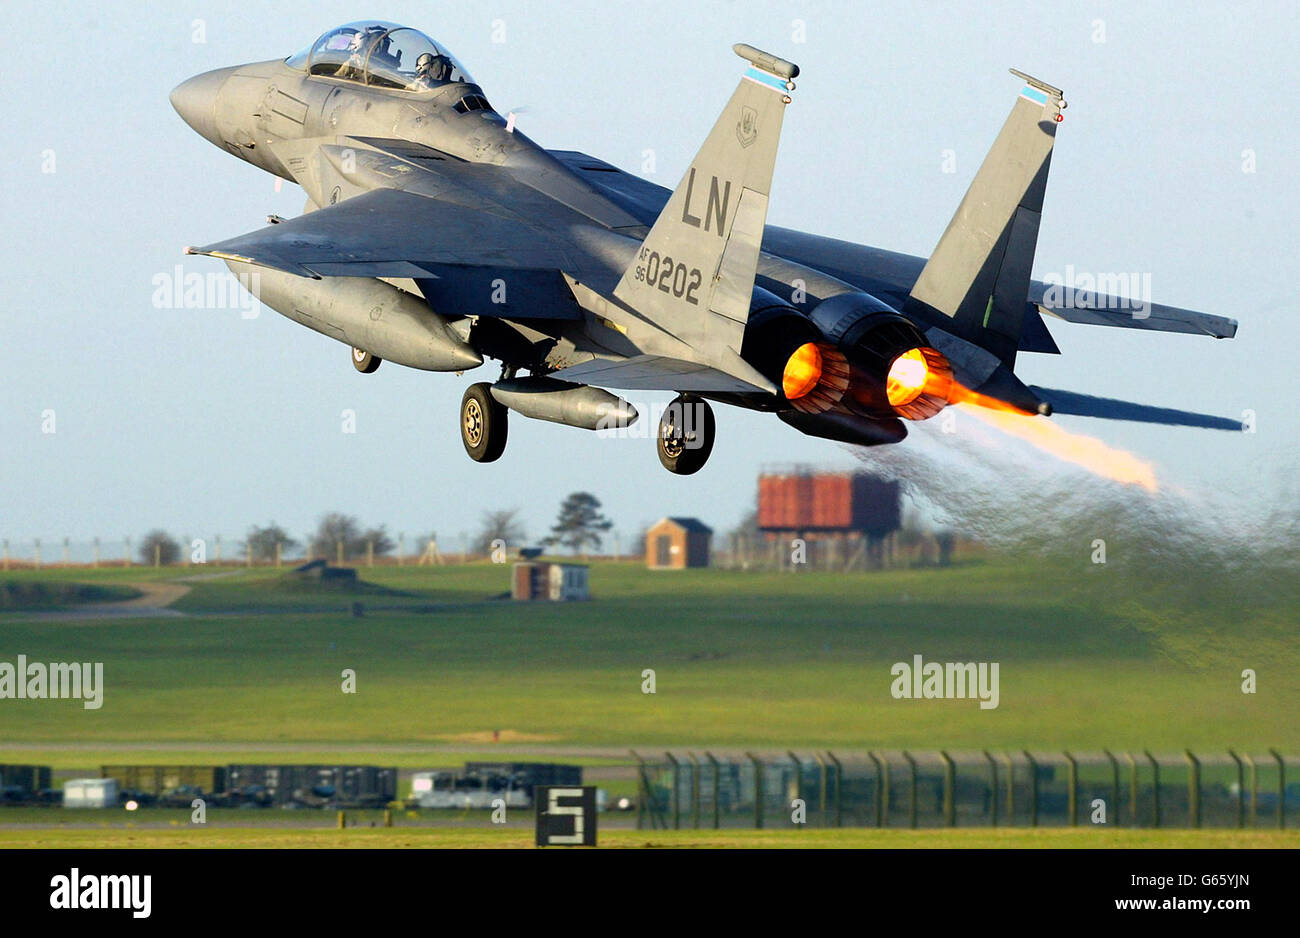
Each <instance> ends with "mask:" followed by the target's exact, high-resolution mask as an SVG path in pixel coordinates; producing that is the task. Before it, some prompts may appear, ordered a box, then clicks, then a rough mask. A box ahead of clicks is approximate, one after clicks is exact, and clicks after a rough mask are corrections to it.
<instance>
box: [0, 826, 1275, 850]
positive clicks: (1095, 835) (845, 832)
mask: <svg viewBox="0 0 1300 938" xmlns="http://www.w3.org/2000/svg"><path fill="white" fill-rule="evenodd" d="M599 843H600V846H602V847H633V848H636V847H653V848H659V847H676V848H757V847H762V848H771V847H777V848H809V847H814V848H857V849H862V848H896V849H897V848H934V849H941V848H958V849H975V848H986V847H1006V848H1020V849H1038V848H1058V849H1059V848H1085V849H1114V848H1133V849H1149V848H1189V849H1210V848H1224V847H1228V848H1269V847H1272V848H1277V847H1285V848H1292V849H1294V848H1296V847H1300V833H1297V832H1294V831H1291V832H1279V831H1249V832H1242V831H1151V830H1134V831H1129V830H1112V831H1105V832H1098V831H1093V830H1069V829H1065V828H1059V829H1049V828H1039V829H1037V830H1025V829H1005V830H997V831H988V830H969V829H967V830H961V829H958V830H947V831H898V830H870V829H861V828H858V829H847V828H846V829H839V830H819V829H812V830H806V831H768V830H723V831H637V830H610V831H604V830H602V831H601V832H600V834H599ZM532 846H534V839H533V831H532V830H531V829H528V828H519V827H513V828H510V827H507V828H498V829H492V828H487V827H484V828H472V829H471V828H400V827H394V828H383V827H376V828H355V829H354V828H349V829H346V830H336V829H333V828H318V829H313V830H300V829H287V830H286V829H279V828H239V829H235V828H209V829H204V830H195V829H190V828H183V829H177V830H149V829H145V830H141V829H136V830H132V829H120V828H118V829H113V830H84V829H83V830H57V831H49V830H39V831H36V830H30V831H29V830H0V850H20V849H29V848H51V847H53V848H109V849H120V848H188V847H203V848H276V849H283V848H301V847H307V848H345V849H364V848H387V849H392V848H422V849H431V848H434V849H436V848H453V847H454V848H480V847H486V848H522V847H532Z"/></svg>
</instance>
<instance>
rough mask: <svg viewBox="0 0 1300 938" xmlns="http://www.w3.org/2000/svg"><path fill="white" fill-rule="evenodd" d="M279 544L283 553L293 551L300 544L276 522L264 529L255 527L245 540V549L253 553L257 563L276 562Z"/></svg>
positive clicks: (250, 529) (249, 530)
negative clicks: (260, 561) (259, 561)
mask: <svg viewBox="0 0 1300 938" xmlns="http://www.w3.org/2000/svg"><path fill="white" fill-rule="evenodd" d="M277 544H278V545H279V547H280V550H281V551H282V552H290V551H293V550H294V549H295V548H296V547H297V546H298V542H297V541H295V540H294V539H293V538H291V537H290V536H289V534H288V532H287V531H285V530H284V528H282V527H280V526H279V525H278V524H276V523H275V522H274V521H272V522H271V523H270V524H268V525H267V526H266V527H264V528H259V527H258V526H257V525H253V526H252V527H251V528H249V529H248V536H247V537H246V538H245V539H244V549H245V550H246V551H250V552H251V553H252V555H253V560H255V561H258V560H263V561H274V560H275V559H276V545H277Z"/></svg>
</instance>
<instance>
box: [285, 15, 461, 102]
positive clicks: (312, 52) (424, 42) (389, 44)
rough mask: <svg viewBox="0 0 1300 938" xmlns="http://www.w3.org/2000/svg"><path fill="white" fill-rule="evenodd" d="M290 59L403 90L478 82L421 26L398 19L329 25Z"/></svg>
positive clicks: (314, 70) (310, 68) (317, 70)
mask: <svg viewBox="0 0 1300 938" xmlns="http://www.w3.org/2000/svg"><path fill="white" fill-rule="evenodd" d="M287 62H288V64H289V65H290V66H292V67H294V68H301V69H305V70H306V71H307V72H308V73H309V74H312V75H321V76H324V77H328V78H343V79H347V80H348V81H355V82H359V83H361V84H365V85H371V86H374V87H379V88H394V89H397V90H400V91H415V92H420V91H431V90H433V89H434V88H440V87H442V86H443V85H447V84H451V83H452V82H467V83H469V84H473V83H474V79H472V78H470V77H469V73H468V72H467V71H465V69H464V68H463V67H462V66H461V64H460V63H459V62H457V61H456V59H455V57H454V56H453V55H452V54H451V53H450V52H448V51H447V50H446V49H445V48H444V47H442V46H440V45H438V43H436V42H434V41H433V40H432V39H430V38H429V37H428V36H426V35H425V34H424V33H422V32H420V31H419V30H418V29H410V28H408V27H405V26H398V25H397V24H396V23H381V22H375V21H363V22H357V23H348V24H347V25H346V26H340V27H339V28H338V29H331V30H330V31H329V32H327V33H326V34H325V35H323V36H321V37H320V38H319V39H317V40H316V42H315V43H313V44H312V45H311V47H310V48H308V49H304V50H303V51H302V52H299V53H298V54H297V55H294V56H292V57H290V58H289V59H288V60H287Z"/></svg>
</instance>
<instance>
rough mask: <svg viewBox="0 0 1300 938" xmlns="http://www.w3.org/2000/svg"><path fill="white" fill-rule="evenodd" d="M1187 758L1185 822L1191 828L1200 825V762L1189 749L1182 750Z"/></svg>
mask: <svg viewBox="0 0 1300 938" xmlns="http://www.w3.org/2000/svg"><path fill="white" fill-rule="evenodd" d="M1183 758H1185V759H1186V760H1187V765H1188V773H1187V823H1188V824H1190V825H1191V826H1192V827H1193V828H1197V827H1200V826H1201V762H1200V760H1199V759H1197V758H1196V756H1195V755H1193V754H1192V751H1191V750H1190V749H1184V750H1183Z"/></svg>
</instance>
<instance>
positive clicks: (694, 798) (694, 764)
mask: <svg viewBox="0 0 1300 938" xmlns="http://www.w3.org/2000/svg"><path fill="white" fill-rule="evenodd" d="M686 758H688V759H690V760H691V827H693V828H694V829H695V830H699V829H700V760H699V759H697V758H695V753H693V752H688V753H687V754H686Z"/></svg>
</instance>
